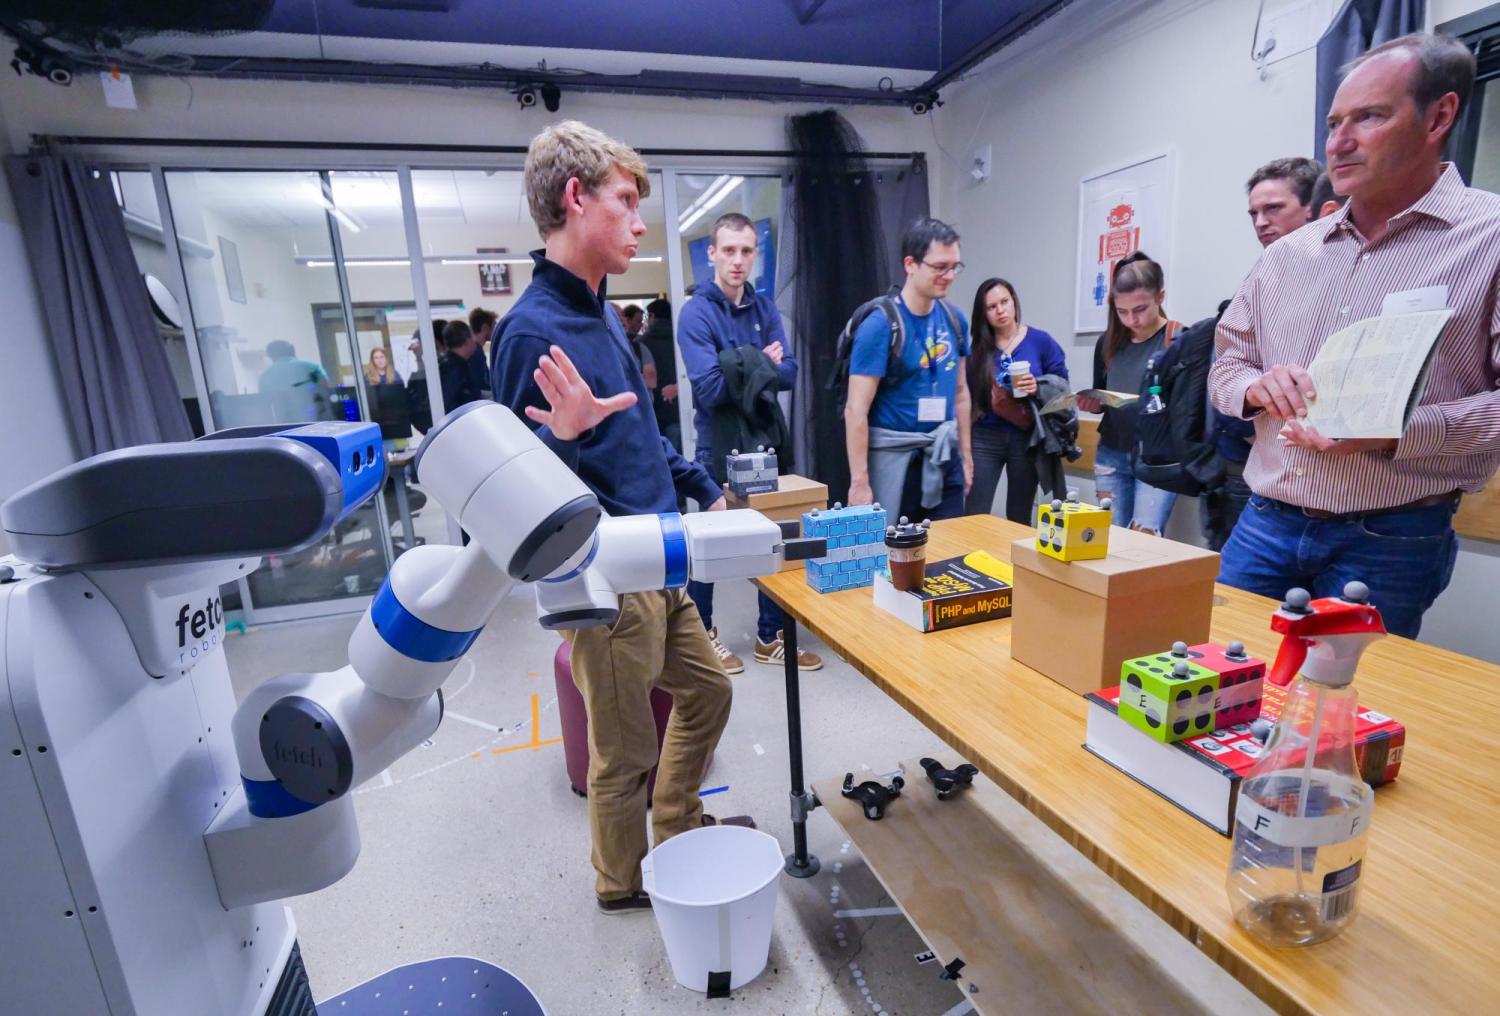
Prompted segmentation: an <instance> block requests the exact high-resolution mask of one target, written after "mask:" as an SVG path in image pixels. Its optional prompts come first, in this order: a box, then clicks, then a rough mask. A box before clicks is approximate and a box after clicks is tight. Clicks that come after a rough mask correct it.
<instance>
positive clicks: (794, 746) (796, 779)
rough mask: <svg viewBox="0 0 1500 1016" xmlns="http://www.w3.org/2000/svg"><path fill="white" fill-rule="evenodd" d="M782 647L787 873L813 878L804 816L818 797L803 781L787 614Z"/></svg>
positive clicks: (797, 683) (796, 677)
mask: <svg viewBox="0 0 1500 1016" xmlns="http://www.w3.org/2000/svg"><path fill="white" fill-rule="evenodd" d="M781 640H782V641H781V648H782V650H783V652H784V653H785V654H786V658H785V660H784V661H783V665H784V667H785V670H786V726H787V748H788V754H789V755H790V756H791V764H792V795H791V796H792V852H791V853H790V854H788V855H787V859H786V873H787V874H788V875H791V876H793V877H794V878H812V876H814V875H816V874H817V873H818V869H819V868H820V867H822V865H821V864H820V863H819V861H818V859H817V857H815V856H814V855H812V854H809V853H808V852H807V816H808V814H809V813H810V812H811V811H812V810H813V809H814V808H816V807H817V806H818V799H817V797H816V796H814V795H813V794H812V793H810V792H809V791H808V789H807V787H806V786H804V785H803V782H802V685H801V672H800V671H799V670H798V669H797V621H796V619H795V618H793V617H792V615H791V614H790V613H788V614H787V615H786V625H785V627H783V629H782V632H781Z"/></svg>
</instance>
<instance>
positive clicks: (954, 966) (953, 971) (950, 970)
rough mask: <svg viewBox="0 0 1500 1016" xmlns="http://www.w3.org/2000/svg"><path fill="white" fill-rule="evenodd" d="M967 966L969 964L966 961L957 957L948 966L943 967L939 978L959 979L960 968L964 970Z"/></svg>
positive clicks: (941, 979)
mask: <svg viewBox="0 0 1500 1016" xmlns="http://www.w3.org/2000/svg"><path fill="white" fill-rule="evenodd" d="M965 966H967V964H966V963H964V961H963V960H961V959H957V958H955V959H954V960H953V962H952V963H950V964H948V965H947V966H946V967H944V968H943V969H942V972H941V973H939V974H938V980H940V981H956V980H958V972H959V971H960V970H962V969H963V968H964V967H965Z"/></svg>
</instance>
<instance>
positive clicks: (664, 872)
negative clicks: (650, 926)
mask: <svg viewBox="0 0 1500 1016" xmlns="http://www.w3.org/2000/svg"><path fill="white" fill-rule="evenodd" d="M783 864H784V861H783V859H782V856H781V845H780V844H779V843H777V842H776V838H775V837H774V836H768V835H766V834H765V833H763V832H759V831H758V830H755V829H746V828H743V827H741V826H725V825H719V826H707V827H705V828H703V829H694V830H692V831H691V832H686V833H682V834H681V835H678V836H674V837H672V838H671V839H670V840H668V841H667V842H665V843H663V844H661V845H660V846H658V847H657V848H656V849H654V850H652V851H651V853H649V854H647V855H646V857H645V859H644V860H642V861H641V884H642V887H643V888H644V889H645V890H646V892H647V893H649V894H650V896H651V910H652V912H653V913H654V914H655V915H656V926H657V927H658V928H660V929H661V937H662V941H663V942H665V943H666V946H667V959H668V960H670V961H671V963H672V976H673V977H676V978H677V982H678V983H679V984H681V985H682V986H683V987H685V988H691V989H693V990H694V991H702V992H706V993H709V994H710V995H723V994H727V993H728V992H730V991H733V990H734V989H736V988H738V987H740V986H741V985H744V984H749V983H750V982H751V981H753V980H754V979H755V978H756V977H757V976H759V975H760V972H761V971H762V970H764V969H766V960H767V959H768V958H769V956H770V953H771V919H772V917H774V916H775V913H776V894H777V892H778V887H779V879H778V877H777V876H779V875H780V874H781V869H782V865H783Z"/></svg>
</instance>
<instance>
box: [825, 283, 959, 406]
mask: <svg viewBox="0 0 1500 1016" xmlns="http://www.w3.org/2000/svg"><path fill="white" fill-rule="evenodd" d="M896 303H897V305H898V306H899V307H900V308H901V316H902V318H903V319H904V323H905V326H906V345H905V348H904V349H903V350H902V357H901V363H900V364H899V365H898V366H897V368H896V372H895V375H894V376H893V377H887V376H886V367H887V366H889V360H890V348H891V326H890V322H889V321H888V320H887V319H886V316H885V315H884V314H882V313H880V312H879V311H877V312H875V313H874V314H871V315H870V316H869V317H867V318H865V319H864V321H863V322H862V323H861V324H860V326H859V330H858V331H857V332H855V333H854V349H853V351H852V353H851V355H850V358H849V373H851V374H863V375H865V376H867V377H878V378H881V379H882V380H881V383H880V390H879V391H878V392H876V394H875V401H874V403H873V404H872V405H871V406H870V426H872V427H884V428H886V429H887V430H906V431H922V432H925V431H929V430H932V429H934V428H935V427H937V425H938V423H939V422H940V421H935V420H934V421H919V420H918V419H917V400H919V399H923V398H926V397H928V396H931V395H938V396H941V397H942V398H943V399H944V400H946V402H947V409H946V412H945V414H944V416H943V419H944V420H951V419H953V399H954V396H955V395H956V394H957V393H958V379H959V377H960V376H961V374H962V372H961V371H960V370H959V366H958V363H959V360H960V359H962V358H963V357H966V356H968V355H969V323H968V322H967V321H965V320H964V316H963V314H962V313H961V312H959V311H957V310H955V312H954V316H956V317H957V318H958V327H959V329H960V330H959V334H958V335H954V334H953V329H952V328H951V327H950V326H949V324H948V315H947V314H946V313H945V312H944V311H943V308H942V307H940V306H938V304H937V303H936V302H934V303H933V305H932V310H931V312H930V313H928V314H927V315H926V316H925V317H917V316H916V315H914V314H913V313H912V312H911V311H910V310H908V309H907V307H906V303H905V301H903V300H902V299H901V298H900V297H899V296H898V297H896Z"/></svg>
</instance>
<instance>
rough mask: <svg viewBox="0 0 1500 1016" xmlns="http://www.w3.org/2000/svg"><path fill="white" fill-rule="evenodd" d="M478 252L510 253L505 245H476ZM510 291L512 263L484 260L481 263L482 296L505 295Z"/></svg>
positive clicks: (480, 289) (480, 285) (480, 283)
mask: <svg viewBox="0 0 1500 1016" xmlns="http://www.w3.org/2000/svg"><path fill="white" fill-rule="evenodd" d="M474 252H475V253H476V254H508V253H510V251H509V249H508V248H505V247H476V248H475V249H474ZM509 292H510V265H507V264H503V263H501V262H499V261H482V262H480V264H479V294H480V295H481V296H505V295H506V294H508V293H509Z"/></svg>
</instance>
